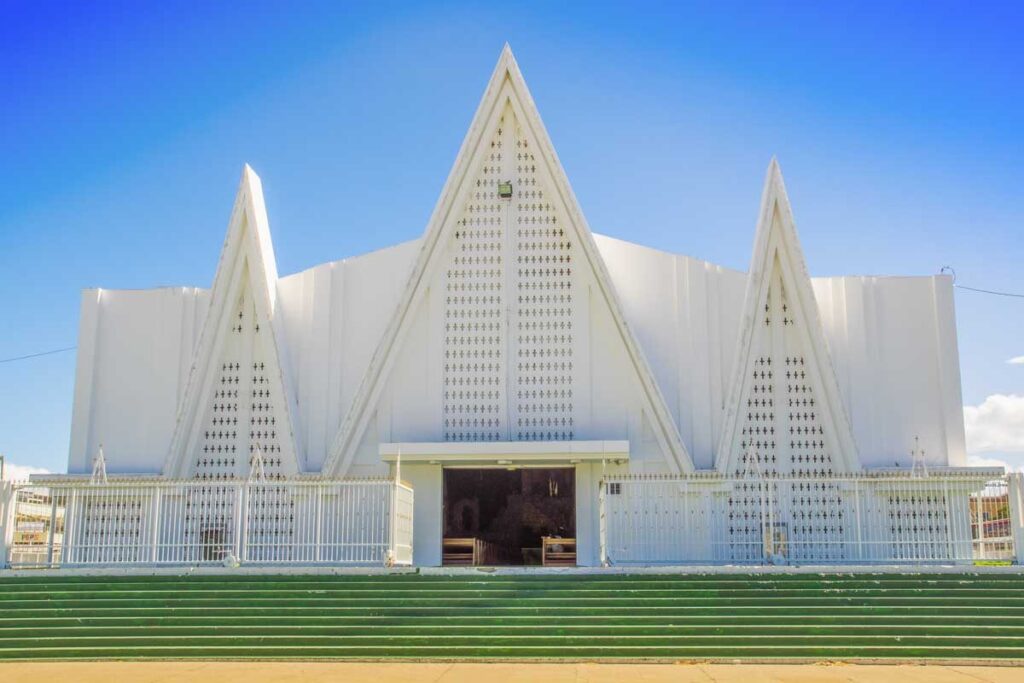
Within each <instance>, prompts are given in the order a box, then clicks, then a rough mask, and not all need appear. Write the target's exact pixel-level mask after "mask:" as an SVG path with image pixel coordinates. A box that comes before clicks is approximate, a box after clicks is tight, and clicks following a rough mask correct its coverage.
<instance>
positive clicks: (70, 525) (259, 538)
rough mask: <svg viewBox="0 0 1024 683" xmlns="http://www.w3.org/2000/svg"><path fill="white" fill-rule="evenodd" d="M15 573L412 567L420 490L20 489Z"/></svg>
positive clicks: (268, 485) (355, 484)
mask: <svg viewBox="0 0 1024 683" xmlns="http://www.w3.org/2000/svg"><path fill="white" fill-rule="evenodd" d="M10 497H11V498H12V502H11V505H12V506H13V508H14V509H13V511H12V515H11V517H12V518H13V519H12V523H13V529H12V531H13V533H11V534H10V538H9V539H8V541H7V543H6V545H7V546H8V547H9V548H10V550H9V553H8V555H9V563H10V565H11V566H12V567H32V566H36V567H89V566H113V565H204V564H205V565H214V564H226V565H234V564H248V565H317V564H325V565H327V564H329V565H384V564H388V565H390V564H411V562H412V510H413V491H412V489H411V488H410V487H408V486H406V485H405V484H401V483H396V482H395V481H393V480H385V479H364V480H336V481H328V480H321V481H288V482H281V481H267V480H256V481H251V480H250V481H224V482H207V481H202V482H199V481H178V482H144V483H141V482H109V483H102V484H96V483H87V482H74V483H68V484H65V483H59V484H49V485H45V486H40V485H34V484H32V485H21V486H18V487H16V488H15V489H14V491H13V496H10Z"/></svg>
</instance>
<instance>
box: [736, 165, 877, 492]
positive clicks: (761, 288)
mask: <svg viewBox="0 0 1024 683" xmlns="http://www.w3.org/2000/svg"><path fill="white" fill-rule="evenodd" d="M716 465H717V468H718V469H719V471H721V472H723V473H727V474H743V473H750V472H755V473H756V472H761V473H770V474H777V475H781V476H808V477H820V476H827V475H828V474H831V473H838V472H852V471H856V470H858V469H860V463H859V458H858V456H857V451H856V446H855V443H854V439H853V434H852V432H851V430H850V424H849V421H848V419H847V417H846V411H845V409H844V407H843V404H842V397H841V395H840V393H839V387H838V383H837V381H836V376H835V371H834V369H833V366H832V361H831V359H830V357H829V352H828V346H827V344H826V340H825V335H824V332H823V329H822V326H821V319H820V316H819V313H818V304H817V301H816V300H815V298H814V291H813V289H812V287H811V281H810V277H809V276H808V273H807V266H806V263H805V261H804V256H803V251H802V250H801V248H800V243H799V240H798V239H797V234H796V226H795V223H794V221H793V212H792V209H791V208H790V204H789V198H788V197H787V195H786V188H785V185H784V184H783V181H782V172H781V170H780V169H779V165H778V163H777V162H776V160H775V159H774V158H773V159H772V161H771V164H770V165H769V167H768V173H767V177H766V178H765V186H764V192H763V194H762V196H761V213H760V216H759V218H758V225H757V236H756V238H755V241H754V254H753V258H752V260H751V264H750V273H749V275H748V280H747V290H746V297H745V300H744V308H743V317H742V320H741V329H740V336H739V340H738V343H737V352H736V357H735V360H734V362H733V378H732V383H731V387H730V391H729V398H728V403H727V404H726V415H725V420H724V422H723V429H722V433H721V436H720V439H719V444H718V452H717V455H716Z"/></svg>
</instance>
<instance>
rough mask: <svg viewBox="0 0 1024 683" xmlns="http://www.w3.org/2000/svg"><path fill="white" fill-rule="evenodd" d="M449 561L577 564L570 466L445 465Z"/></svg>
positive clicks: (445, 548)
mask: <svg viewBox="0 0 1024 683" xmlns="http://www.w3.org/2000/svg"><path fill="white" fill-rule="evenodd" d="M443 514H444V542H443V560H444V564H447V565H541V564H547V565H561V566H565V565H575V564H576V471H575V470H574V469H572V468H569V467H565V468H521V469H514V470H508V469H446V470H445V471H444V513H443Z"/></svg>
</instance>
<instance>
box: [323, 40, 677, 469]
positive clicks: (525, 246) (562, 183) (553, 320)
mask: <svg viewBox="0 0 1024 683" xmlns="http://www.w3.org/2000/svg"><path fill="white" fill-rule="evenodd" d="M432 286H433V287H434V291H435V293H436V292H443V295H439V296H437V298H436V299H435V298H431V299H430V301H431V305H432V306H433V305H434V304H435V303H436V305H437V306H439V307H442V308H443V313H442V316H443V323H442V325H441V327H442V328H443V330H444V332H443V337H444V340H443V343H442V345H443V350H442V351H441V354H440V356H439V357H438V358H437V360H438V362H439V363H440V364H441V365H443V371H442V372H443V373H444V374H443V377H442V378H441V379H440V380H439V381H440V383H441V385H442V387H443V389H442V388H440V387H439V391H438V394H439V397H441V398H442V400H443V406H441V407H440V409H439V410H438V413H437V414H438V415H439V416H442V417H439V418H438V419H439V421H441V422H443V426H441V427H440V428H439V429H438V434H439V437H440V438H442V439H444V440H446V441H505V440H538V441H541V440H572V439H575V438H580V437H579V431H578V429H577V426H578V421H574V418H573V415H580V414H582V412H583V411H582V410H581V409H580V406H579V403H577V402H576V398H575V395H574V392H573V388H572V385H573V382H574V379H575V378H577V377H579V376H580V375H581V374H582V372H583V365H584V363H583V362H581V361H580V354H578V353H577V354H576V355H573V354H574V349H575V348H576V347H577V346H579V345H580V341H579V340H580V338H581V337H583V336H584V335H587V334H588V333H589V331H588V330H585V329H580V328H579V325H576V326H575V327H574V316H576V313H577V311H579V310H580V309H581V308H582V307H585V306H590V305H593V306H596V307H600V315H601V316H602V321H603V320H608V321H609V323H608V324H609V325H610V328H609V332H610V333H611V341H610V342H609V343H610V344H612V345H614V348H615V351H614V352H615V353H616V354H620V355H618V356H616V357H617V358H624V359H625V360H624V361H623V362H624V363H625V364H626V365H627V366H628V370H627V372H628V374H629V375H630V380H629V381H630V382H631V384H630V386H631V387H634V386H635V387H637V390H636V392H637V393H636V396H637V401H638V402H639V405H640V407H641V409H642V414H643V415H642V418H641V420H640V422H643V421H646V423H647V424H648V425H649V426H650V433H652V434H653V436H654V439H655V441H656V442H657V445H658V447H659V449H660V451H661V453H663V454H664V455H665V458H666V461H667V467H668V468H669V469H670V470H671V471H676V472H679V471H691V470H692V469H693V465H692V461H691V459H690V457H689V454H688V453H687V452H686V448H685V446H684V445H683V443H682V440H681V438H680V436H679V432H678V430H677V428H676V426H675V424H674V422H673V421H672V419H671V417H670V416H669V412H668V410H667V408H666V406H665V401H664V398H663V397H662V395H661V393H660V391H659V389H658V387H657V384H656V383H655V381H654V379H653V376H652V374H651V372H650V369H649V367H648V365H647V362H646V360H645V359H644V357H643V355H642V354H641V352H640V349H639V346H638V344H637V342H636V339H635V338H634V337H633V334H632V332H631V331H630V329H629V328H628V326H627V325H626V322H625V319H624V317H623V315H622V308H621V306H620V304H619V301H618V297H617V295H616V293H615V290H614V288H613V287H612V285H611V281H610V279H609V277H608V273H607V271H606V268H605V265H604V263H603V261H602V260H601V257H600V254H599V253H598V250H597V247H596V245H595V244H594V240H593V236H592V235H591V232H590V229H589V227H588V226H587V223H586V220H585V219H584V218H583V214H582V212H581V211H580V209H579V206H578V204H577V202H576V198H575V196H574V195H573V193H572V190H571V188H570V186H569V183H568V180H567V179H566V177H565V172H564V170H563V169H562V166H561V163H560V162H559V160H558V156H557V154H556V153H555V150H554V147H553V146H552V144H551V141H550V139H549V137H548V134H547V131H546V130H545V129H544V125H543V124H542V123H541V120H540V116H539V115H538V113H537V109H536V105H535V104H534V102H533V98H532V97H531V96H530V93H529V90H528V88H527V87H526V83H525V82H524V80H523V77H522V74H521V73H520V71H519V66H518V65H517V64H516V60H515V58H514V57H513V55H512V50H511V48H510V47H509V46H508V45H507V44H506V45H505V46H504V48H503V49H502V52H501V56H500V58H499V59H498V64H497V66H496V67H495V69H494V72H493V74H492V76H491V79H490V82H489V83H488V86H487V89H486V91H485V92H484V95H483V98H482V100H481V102H480V105H479V107H478V108H477V111H476V114H475V116H474V117H473V121H472V124H471V125H470V128H469V131H468V133H467V134H466V137H465V139H464V141H463V143H462V147H461V149H460V151H459V154H458V157H457V158H456V161H455V164H454V166H453V168H452V171H451V173H450V174H449V176H448V180H447V182H446V183H445V186H444V189H443V190H442V192H441V196H440V198H439V199H438V202H437V205H436V207H435V209H434V212H433V214H432V215H431V218H430V221H429V223H428V225H427V228H426V231H425V233H424V236H423V239H422V240H421V246H420V253H419V256H418V257H417V260H416V262H415V264H414V267H413V271H412V273H411V275H410V278H409V281H408V283H407V285H406V289H405V291H404V293H403V295H402V298H401V300H400V301H399V304H398V307H397V308H396V310H395V313H394V315H393V317H392V319H391V321H390V323H389V325H388V327H387V328H386V330H385V332H384V335H383V337H382V339H381V343H380V345H379V346H378V348H377V350H376V352H375V354H374V356H373V358H372V359H371V361H370V365H369V367H368V369H367V372H366V374H365V375H364V377H363V381H362V384H361V385H360V388H359V390H358V392H357V394H356V397H355V399H354V401H353V406H352V409H351V410H350V411H349V413H348V414H347V416H346V418H345V420H344V421H343V422H342V424H341V427H340V429H339V431H338V434H337V436H336V438H335V441H334V443H333V446H332V448H331V450H330V452H329V453H328V456H327V460H326V462H325V464H324V470H323V471H324V473H325V474H327V475H330V476H339V475H344V474H345V473H346V472H347V471H348V469H349V466H350V465H351V463H352V461H353V458H354V457H355V453H356V451H357V449H358V448H359V446H360V443H361V440H362V439H363V436H364V434H365V433H366V429H367V425H368V422H369V420H370V419H371V417H372V416H373V414H374V411H375V410H376V406H377V405H378V403H379V399H380V396H381V393H382V391H383V389H384V386H385V383H386V381H387V378H388V376H389V374H390V373H391V370H392V367H393V366H394V364H395V358H396V355H397V354H398V353H399V350H400V349H401V347H402V344H403V341H404V339H405V338H406V337H407V336H408V331H409V329H410V327H411V326H412V325H413V324H414V319H415V317H416V314H417V311H419V310H421V308H422V303H423V302H424V301H425V300H426V294H427V292H428V290H430V289H431V287H432ZM577 290H578V291H577ZM577 295H578V296H577Z"/></svg>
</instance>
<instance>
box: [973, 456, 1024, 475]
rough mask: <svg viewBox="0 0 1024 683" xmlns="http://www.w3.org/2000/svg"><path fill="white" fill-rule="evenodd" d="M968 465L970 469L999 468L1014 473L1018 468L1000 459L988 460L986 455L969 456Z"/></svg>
mask: <svg viewBox="0 0 1024 683" xmlns="http://www.w3.org/2000/svg"><path fill="white" fill-rule="evenodd" d="M967 465H968V466H969V467H998V468H999V469H1002V470H1006V471H1007V472H1013V471H1014V470H1015V469H1016V468H1014V466H1013V465H1011V464H1010V463H1008V462H1006V461H1005V460H1000V459H999V458H986V457H985V456H984V455H968V456H967Z"/></svg>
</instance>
